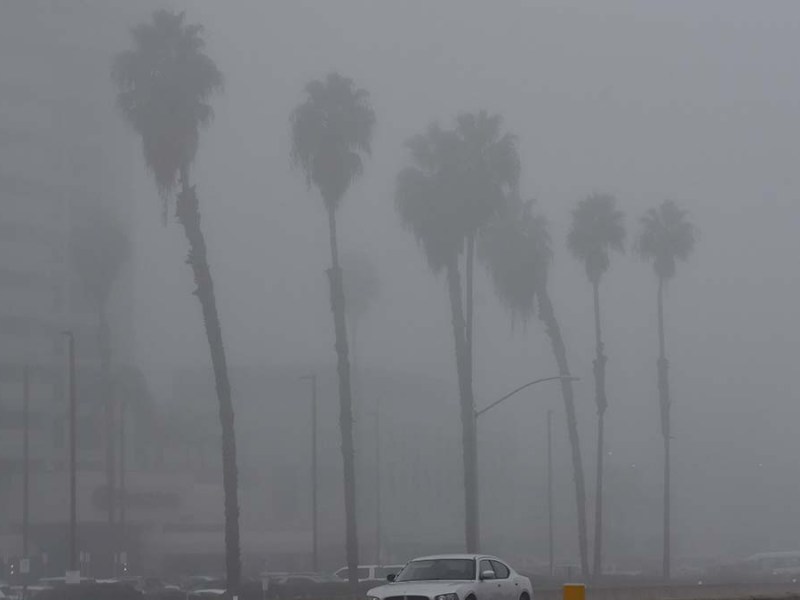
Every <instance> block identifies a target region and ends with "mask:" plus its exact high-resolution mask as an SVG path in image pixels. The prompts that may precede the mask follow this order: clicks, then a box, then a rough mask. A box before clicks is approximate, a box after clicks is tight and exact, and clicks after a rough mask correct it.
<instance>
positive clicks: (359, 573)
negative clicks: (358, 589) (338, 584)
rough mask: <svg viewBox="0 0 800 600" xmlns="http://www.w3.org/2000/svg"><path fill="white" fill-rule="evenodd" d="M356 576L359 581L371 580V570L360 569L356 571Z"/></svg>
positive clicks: (366, 568)
mask: <svg viewBox="0 0 800 600" xmlns="http://www.w3.org/2000/svg"><path fill="white" fill-rule="evenodd" d="M356 576H357V577H358V578H359V579H369V568H368V567H358V568H357V569H356ZM345 577H347V574H346V573H345Z"/></svg>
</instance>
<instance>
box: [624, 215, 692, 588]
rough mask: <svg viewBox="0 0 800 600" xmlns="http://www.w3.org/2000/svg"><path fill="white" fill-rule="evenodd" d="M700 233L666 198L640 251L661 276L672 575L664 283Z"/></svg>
mask: <svg viewBox="0 0 800 600" xmlns="http://www.w3.org/2000/svg"><path fill="white" fill-rule="evenodd" d="M696 235H697V232H696V229H695V227H694V225H692V224H691V223H690V222H689V221H688V219H687V213H686V211H685V210H683V209H681V208H679V207H678V205H677V204H675V202H673V201H671V200H665V201H664V202H662V203H661V204H659V205H658V206H657V207H656V208H651V209H650V210H648V211H647V212H646V213H645V215H644V216H643V217H642V219H641V231H640V233H639V237H638V239H637V240H636V251H637V252H638V254H639V256H641V257H642V259H644V260H646V261H647V262H649V263H651V264H652V265H653V270H654V271H655V274H656V278H657V279H658V296H657V302H658V401H659V406H660V408H661V435H662V437H663V440H664V540H663V542H664V555H663V564H662V569H663V575H664V578H665V579H668V578H669V576H670V509H671V506H670V440H671V439H672V438H671V432H670V398H669V377H668V370H669V362H668V361H667V352H666V343H665V341H664V284H665V283H666V282H667V281H669V280H670V279H672V278H673V277H675V269H676V263H677V261H679V260H683V261H685V260H688V258H689V255H690V254H691V253H692V250H693V249H694V243H695V238H696Z"/></svg>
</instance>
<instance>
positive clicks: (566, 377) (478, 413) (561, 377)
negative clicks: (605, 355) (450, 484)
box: [474, 375, 580, 510]
mask: <svg viewBox="0 0 800 600" xmlns="http://www.w3.org/2000/svg"><path fill="white" fill-rule="evenodd" d="M558 380H566V381H578V380H580V377H572V376H570V375H557V376H555V377H542V378H541V379H535V380H533V381H529V382H528V383H526V384H523V385H521V386H519V387H518V388H515V389H513V390H511V391H510V392H509V393H507V394H506V395H505V396H502V397H501V398H498V399H497V400H495V401H494V402H492V403H491V404H489V405H488V406H484V407H483V408H481V409H480V410H476V411H475V412H474V419H475V432H476V437H477V429H478V418H479V417H481V416H482V415H485V414H486V413H487V412H489V411H490V410H492V409H493V408H495V407H497V406H498V405H500V404H501V403H503V402H505V401H506V400H508V399H509V398H511V396H514V395H515V394H518V393H519V392H521V391H522V390H525V389H527V388H529V387H531V386H533V385H536V384H537V383H544V382H545V381H558ZM475 443H476V444H477V443H478V442H477V439H476V440H475ZM476 454H477V452H476ZM475 470H476V471H477V470H478V469H477V465H476V468H475ZM476 475H477V473H476ZM477 487H478V492H479V493H478V506H479V507H480V486H479V485H477ZM478 510H480V508H479V509H478Z"/></svg>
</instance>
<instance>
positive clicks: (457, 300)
mask: <svg viewBox="0 0 800 600" xmlns="http://www.w3.org/2000/svg"><path fill="white" fill-rule="evenodd" d="M501 125H502V119H501V117H499V116H496V115H492V116H490V115H488V114H487V113H486V112H483V111H481V112H479V113H476V114H469V113H465V114H462V115H460V116H459V117H458V118H457V119H456V126H455V127H454V128H453V129H447V130H446V129H442V128H440V127H439V126H438V125H435V124H434V125H431V126H430V127H429V128H428V130H427V131H426V132H425V133H424V134H421V135H417V136H415V137H414V138H412V139H411V140H409V142H408V144H407V146H408V149H409V152H410V158H411V166H409V167H407V168H406V169H404V170H403V171H402V172H401V173H400V175H399V176H398V181H397V192H396V199H395V201H396V205H397V209H398V212H399V214H400V219H401V221H402V222H403V224H404V225H405V226H406V227H407V228H408V229H409V230H410V231H411V232H412V233H413V234H414V236H415V237H416V238H417V241H418V242H419V244H420V245H421V246H422V249H423V251H424V253H425V256H426V258H427V261H428V265H429V266H430V268H431V270H432V271H433V272H434V274H438V273H439V272H441V271H444V272H445V275H446V279H447V289H448V296H449V300H450V313H451V319H452V328H453V339H454V344H455V358H456V371H457V374H458V385H459V398H460V404H461V424H462V452H463V464H464V497H465V502H464V505H465V524H464V529H465V541H466V547H467V551H468V552H477V551H478V547H479V545H480V539H479V538H480V536H479V530H480V528H479V510H478V480H477V445H476V442H477V440H476V437H475V434H476V432H475V402H474V395H473V388H472V349H471V348H472V328H471V325H470V323H471V321H472V273H473V258H472V255H473V253H474V242H475V237H476V235H477V234H478V232H479V230H480V228H481V227H483V226H485V224H486V223H487V222H488V221H489V220H490V219H491V217H492V215H493V214H494V213H495V212H496V211H497V210H498V209H499V207H500V205H501V204H502V201H503V196H504V194H505V193H507V192H508V191H510V190H512V189H516V186H517V181H518V178H519V170H520V169H519V156H518V154H517V146H516V138H515V137H514V136H513V135H511V134H508V133H506V134H502V132H501ZM464 251H466V254H467V256H466V267H465V270H466V284H467V285H466V288H467V289H466V314H465V310H464V309H465V307H464V304H465V301H464V299H463V298H464V292H463V290H462V284H461V279H462V277H461V271H460V268H459V262H460V257H461V254H462V253H463V252H464Z"/></svg>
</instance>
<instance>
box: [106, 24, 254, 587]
mask: <svg viewBox="0 0 800 600" xmlns="http://www.w3.org/2000/svg"><path fill="white" fill-rule="evenodd" d="M202 32H203V28H202V26H201V25H188V24H186V22H185V14H184V13H178V14H175V13H172V12H169V11H166V10H158V11H156V12H155V13H153V16H152V19H151V20H150V21H149V22H146V23H142V24H140V25H137V26H136V27H134V28H133V29H132V34H133V49H131V50H126V51H124V52H121V53H120V54H118V55H117V57H116V59H115V61H114V66H113V69H112V78H113V80H114V83H115V84H116V86H117V88H118V95H117V104H118V106H119V108H120V109H121V111H122V114H123V116H124V118H125V120H126V121H127V122H128V123H129V124H130V125H131V126H132V127H133V129H134V131H135V132H136V133H138V134H139V135H140V136H141V138H142V149H143V152H144V161H145V164H146V165H147V167H148V169H149V170H150V171H151V173H152V174H153V177H154V179H155V183H156V185H157V187H158V190H159V193H160V195H161V198H162V202H163V211H162V215H163V218H164V220H165V221H166V216H167V209H168V205H169V198H170V196H171V194H172V191H173V190H174V189H175V187H176V186H177V185H178V184H180V188H181V189H180V192H179V193H178V194H177V200H176V205H175V214H176V216H177V219H178V222H180V224H181V225H182V226H183V230H184V233H185V234H186V239H187V240H188V242H189V255H188V257H187V261H186V262H187V263H188V264H189V265H190V266H191V267H192V272H193V274H194V283H195V286H196V289H195V291H194V295H195V296H197V298H198V300H199V301H200V305H201V307H202V311H203V322H204V323H205V329H206V335H207V337H208V345H209V348H210V351H211V363H212V365H213V369H214V378H215V382H216V393H217V399H218V401H219V418H220V425H221V429H222V466H223V468H222V473H223V485H224V490H225V555H226V575H227V585H228V589H229V591H230V592H231V593H232V594H234V595H236V594H237V591H238V589H239V583H240V578H241V559H240V548H239V500H238V473H237V467H236V437H235V429H234V414H233V404H232V402H231V388H230V380H229V379H228V366H227V360H226V356H225V346H224V345H223V341H222V329H221V326H220V321H219V315H218V313H217V303H216V296H215V293H214V284H213V281H212V279H211V272H210V270H209V266H208V257H207V250H206V242H205V237H204V236H203V232H202V230H201V228H200V206H199V202H198V199H197V194H196V189H195V186H194V185H192V184H191V183H190V181H189V172H190V167H191V165H192V163H193V162H194V159H195V155H196V153H197V147H198V143H199V137H200V129H201V127H205V126H207V125H208V124H209V123H210V121H211V118H212V116H213V111H212V108H211V105H210V104H209V98H210V97H211V95H212V94H213V93H214V92H217V91H219V90H221V89H222V74H221V73H220V71H219V69H218V68H217V66H216V65H215V64H214V61H213V60H211V58H209V56H208V55H207V54H206V53H205V51H204V50H205V43H204V40H203V37H202Z"/></svg>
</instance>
